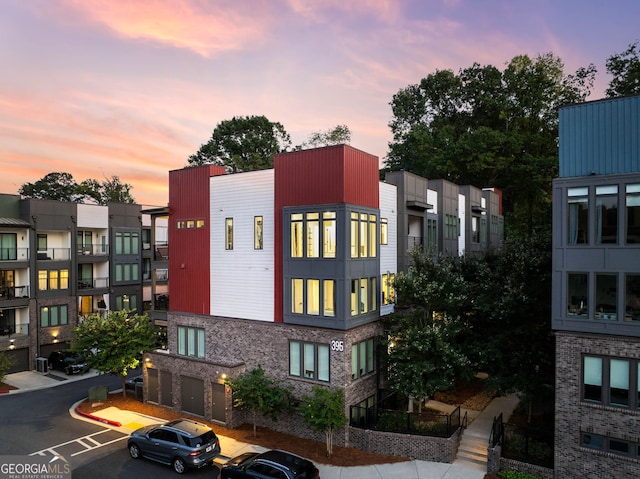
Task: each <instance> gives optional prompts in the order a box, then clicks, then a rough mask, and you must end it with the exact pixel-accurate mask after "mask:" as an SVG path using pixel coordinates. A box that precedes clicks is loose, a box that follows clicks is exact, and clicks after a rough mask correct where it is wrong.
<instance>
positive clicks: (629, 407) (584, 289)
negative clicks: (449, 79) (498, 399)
mask: <svg viewBox="0 0 640 479" xmlns="http://www.w3.org/2000/svg"><path fill="white" fill-rule="evenodd" d="M559 120H560V170H559V171H560V176H559V178H557V179H556V180H555V181H554V184H553V304H552V314H553V317H552V327H553V329H554V331H555V335H556V432H555V474H556V477H562V478H581V479H588V478H593V479H595V478H602V477H615V478H616V479H632V478H637V477H639V476H640V434H639V431H640V96H633V97H622V98H617V99H611V100H601V101H595V102H588V103H583V104H578V105H572V106H568V107H564V108H561V109H560V116H559Z"/></svg>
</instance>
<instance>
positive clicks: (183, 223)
mask: <svg viewBox="0 0 640 479" xmlns="http://www.w3.org/2000/svg"><path fill="white" fill-rule="evenodd" d="M176 226H177V227H178V229H179V230H182V229H184V228H185V227H186V223H185V222H184V221H182V220H180V221H177V222H176Z"/></svg>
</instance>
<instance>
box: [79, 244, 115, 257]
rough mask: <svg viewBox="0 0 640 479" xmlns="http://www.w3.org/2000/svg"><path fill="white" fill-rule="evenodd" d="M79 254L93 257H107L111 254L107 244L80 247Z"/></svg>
mask: <svg viewBox="0 0 640 479" xmlns="http://www.w3.org/2000/svg"><path fill="white" fill-rule="evenodd" d="M78 254H84V255H92V256H107V255H108V254H109V245H107V244H86V245H78Z"/></svg>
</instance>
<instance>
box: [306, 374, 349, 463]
mask: <svg viewBox="0 0 640 479" xmlns="http://www.w3.org/2000/svg"><path fill="white" fill-rule="evenodd" d="M302 417H303V418H304V420H305V422H306V423H307V425H308V426H309V427H310V428H311V429H312V430H313V431H314V432H323V433H324V435H325V440H326V445H327V456H329V457H331V454H333V433H334V431H335V430H336V429H339V428H341V427H342V426H344V425H345V424H347V422H349V420H348V419H347V416H345V414H344V391H343V390H342V389H336V390H333V391H332V390H331V389H328V388H323V387H320V386H313V395H312V396H305V397H304V399H303V406H302Z"/></svg>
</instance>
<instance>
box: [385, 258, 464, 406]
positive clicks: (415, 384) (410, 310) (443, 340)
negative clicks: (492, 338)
mask: <svg viewBox="0 0 640 479" xmlns="http://www.w3.org/2000/svg"><path fill="white" fill-rule="evenodd" d="M411 254H412V259H413V262H412V265H411V266H409V269H408V272H407V274H404V273H402V272H401V273H399V274H398V276H397V279H396V283H395V288H396V292H397V297H398V308H397V311H396V312H395V313H394V314H392V315H390V316H388V317H387V319H386V329H387V335H388V336H387V339H386V344H385V346H386V348H385V349H386V351H387V356H386V360H387V371H388V372H387V374H388V381H389V385H390V387H391V389H393V390H396V391H398V392H400V393H402V394H404V395H406V396H411V397H416V398H421V399H423V398H428V397H431V396H433V395H434V394H435V393H436V392H438V391H443V390H446V389H449V388H450V387H451V386H453V384H454V382H455V380H456V379H457V378H461V377H463V378H468V377H471V375H472V374H473V368H472V364H471V361H470V359H469V356H468V354H467V352H466V351H465V349H464V341H463V337H464V332H465V324H464V319H463V314H462V313H463V312H464V311H468V310H469V307H470V306H469V305H470V299H469V297H468V295H467V285H466V284H465V282H464V280H463V278H462V276H461V274H460V266H459V263H458V261H457V259H455V258H449V257H444V256H443V257H441V258H439V261H438V262H434V261H433V259H432V258H430V257H427V256H424V255H422V254H421V253H420V252H419V251H418V250H413V251H412V253H411Z"/></svg>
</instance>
